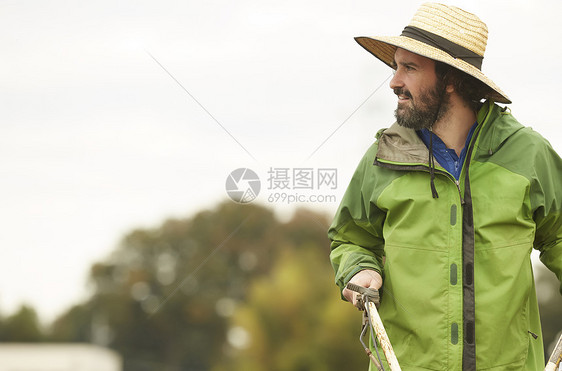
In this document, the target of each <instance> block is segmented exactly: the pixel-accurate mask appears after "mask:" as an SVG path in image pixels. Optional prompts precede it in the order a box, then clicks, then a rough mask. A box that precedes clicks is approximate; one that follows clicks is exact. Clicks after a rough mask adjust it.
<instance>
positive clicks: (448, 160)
mask: <svg viewBox="0 0 562 371" xmlns="http://www.w3.org/2000/svg"><path fill="white" fill-rule="evenodd" d="M477 125H478V122H476V123H474V125H472V128H470V131H469V132H468V135H467V137H466V142H465V143H464V148H463V149H462V151H461V155H460V156H457V153H456V152H455V150H454V149H451V148H447V146H446V145H445V143H443V141H442V140H441V138H439V137H438V136H437V135H435V134H434V133H431V132H430V131H429V130H427V129H421V130H418V131H416V133H418V136H419V137H420V138H421V140H422V141H423V142H424V143H425V145H426V146H427V148H429V138H430V137H429V136H430V135H433V156H434V157H435V160H437V162H439V165H441V166H443V168H445V170H447V171H448V172H449V173H451V175H452V176H454V177H455V179H456V180H459V178H460V176H461V170H462V164H463V163H464V159H465V157H466V150H467V148H468V144H469V143H470V139H472V135H473V134H474V130H475V129H476V126H477Z"/></svg>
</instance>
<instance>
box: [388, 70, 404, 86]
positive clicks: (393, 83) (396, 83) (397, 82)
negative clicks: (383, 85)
mask: <svg viewBox="0 0 562 371" xmlns="http://www.w3.org/2000/svg"><path fill="white" fill-rule="evenodd" d="M389 85H390V88H391V89H392V90H394V89H396V88H401V87H403V86H404V83H403V82H402V79H401V78H400V74H399V73H398V72H397V71H394V76H392V79H390V83H389Z"/></svg>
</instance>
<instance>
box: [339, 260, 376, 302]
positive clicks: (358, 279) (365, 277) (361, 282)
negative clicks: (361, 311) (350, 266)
mask: <svg viewBox="0 0 562 371" xmlns="http://www.w3.org/2000/svg"><path fill="white" fill-rule="evenodd" d="M349 282H350V283H354V284H356V285H358V286H362V287H367V288H369V289H377V290H378V289H380V288H381V286H382V277H381V275H380V274H379V273H378V272H377V271H374V270H372V269H365V270H362V271H360V272H359V273H357V274H356V275H355V276H353V277H352V278H351V279H350V280H349ZM342 295H343V297H344V298H345V299H346V300H347V301H349V302H351V303H352V304H353V305H354V306H355V305H356V304H357V295H358V294H357V293H356V292H355V291H351V290H349V289H347V288H345V289H343V291H342Z"/></svg>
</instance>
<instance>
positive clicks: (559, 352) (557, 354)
mask: <svg viewBox="0 0 562 371" xmlns="http://www.w3.org/2000/svg"><path fill="white" fill-rule="evenodd" d="M560 361H562V335H560V339H558V342H557V343H556V346H555V347H554V350H553V351H552V355H551V356H550V359H549V360H548V363H547V364H546V368H545V369H544V371H554V370H556V368H557V367H558V365H560Z"/></svg>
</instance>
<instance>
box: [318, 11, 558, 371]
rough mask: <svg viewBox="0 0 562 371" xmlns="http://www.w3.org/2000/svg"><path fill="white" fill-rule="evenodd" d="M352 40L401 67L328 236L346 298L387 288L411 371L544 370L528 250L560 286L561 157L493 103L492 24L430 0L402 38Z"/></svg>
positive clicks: (386, 317)
mask: <svg viewBox="0 0 562 371" xmlns="http://www.w3.org/2000/svg"><path fill="white" fill-rule="evenodd" d="M356 41H357V42H358V43H359V44H360V45H361V46H362V47H364V48H365V49H366V50H367V51H369V52H370V53H371V54H373V55H374V56H376V57H377V58H379V59H380V60H381V61H383V62H384V63H385V64H387V65H388V66H390V67H391V68H393V69H394V70H395V74H394V77H393V78H392V80H391V82H390V88H391V89H392V90H393V91H394V93H395V94H396V95H397V97H398V105H397V108H396V111H395V116H396V123H395V124H394V125H392V126H391V127H390V128H389V129H384V130H381V131H379V133H378V134H377V140H376V142H375V143H374V144H373V145H372V146H371V148H369V150H368V151H367V152H366V154H365V156H364V157H363V159H362V160H361V162H360V164H359V166H358V167H357V170H356V172H355V174H354V175H353V177H352V179H351V182H350V185H349V187H348V189H347V191H346V193H345V196H344V198H343V200H342V202H341V205H340V207H339V209H338V211H337V213H336V216H335V218H334V221H333V223H332V226H331V227H330V230H329V237H330V239H331V240H332V244H331V255H330V259H331V261H332V265H333V267H334V270H335V276H336V283H337V284H338V286H339V287H340V289H341V290H342V297H343V298H344V299H345V300H347V301H350V302H352V303H353V304H354V305H355V304H356V300H357V298H356V294H355V293H354V292H352V291H350V290H348V289H346V288H345V287H346V285H347V283H348V282H351V283H354V284H356V285H360V286H363V287H367V288H373V289H380V290H381V292H382V300H381V305H380V309H379V313H380V316H381V318H382V320H383V323H384V325H385V327H386V329H387V332H388V335H389V338H390V340H391V342H392V344H393V346H394V350H395V352H396V356H397V358H398V361H399V363H400V366H401V367H402V369H403V370H490V371H499V370H542V369H544V365H545V361H544V354H543V343H542V336H541V326H540V317H539V312H538V305H537V298H536V294H535V285H534V280H533V271H532V265H531V260H530V254H531V251H532V249H533V248H535V249H537V250H539V251H540V259H541V261H542V262H543V263H544V264H545V265H546V266H547V267H548V268H549V269H550V270H551V271H552V272H554V273H555V274H556V276H557V277H558V279H559V280H562V217H561V211H562V160H561V159H560V157H559V156H558V155H557V154H556V153H555V152H554V150H553V149H552V148H551V146H550V145H549V143H548V142H547V141H546V140H545V139H543V138H542V137H541V136H540V135H539V134H537V133H536V132H534V131H532V130H531V129H530V128H526V127H523V126H522V125H521V124H520V123H519V122H517V120H516V119H515V118H514V117H513V116H512V115H511V113H510V111H509V110H507V109H506V107H505V106H504V107H502V106H500V105H498V104H497V103H501V104H509V103H511V101H510V99H509V98H508V97H507V95H506V94H505V93H503V92H502V91H501V90H500V89H499V87H497V86H496V85H495V84H494V83H493V82H492V80H490V79H489V78H488V77H487V76H485V75H484V74H483V73H482V71H481V65H482V60H483V57H484V50H485V48H486V42H487V27H486V25H485V24H484V23H483V22H482V21H481V20H480V19H479V18H478V17H477V16H475V15H474V14H471V13H468V12H465V11H463V10H462V9H459V8H455V7H451V6H446V5H442V4H433V3H426V4H423V5H422V6H421V7H420V8H419V10H418V11H417V12H416V14H415V15H414V18H413V19H412V21H411V22H410V24H409V25H408V26H407V27H406V28H405V29H404V31H403V33H402V35H400V36H397V37H392V36H391V37H384V36H381V37H358V38H356ZM561 292H562V288H561ZM383 364H384V362H383ZM372 366H373V365H371V367H372ZM387 367H388V366H387Z"/></svg>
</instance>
